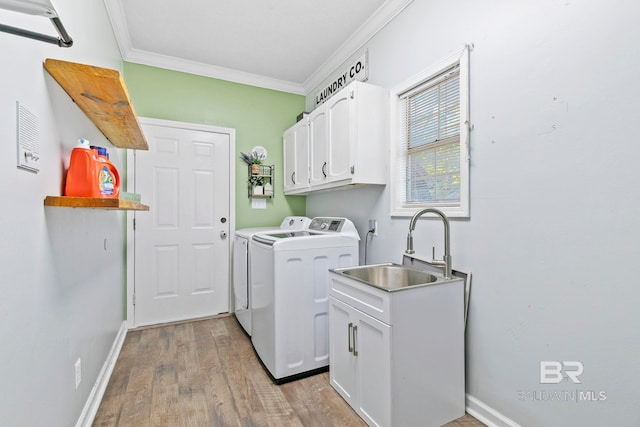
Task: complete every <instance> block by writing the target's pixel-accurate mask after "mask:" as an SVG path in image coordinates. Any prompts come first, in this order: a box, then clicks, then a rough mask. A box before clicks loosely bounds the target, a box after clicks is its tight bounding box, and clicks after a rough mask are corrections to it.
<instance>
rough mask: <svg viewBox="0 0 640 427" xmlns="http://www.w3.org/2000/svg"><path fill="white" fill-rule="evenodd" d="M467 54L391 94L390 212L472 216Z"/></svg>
mask: <svg viewBox="0 0 640 427" xmlns="http://www.w3.org/2000/svg"><path fill="white" fill-rule="evenodd" d="M468 69H469V66H468V49H467V48H466V47H465V48H464V49H463V50H462V51H459V52H457V53H456V54H454V55H452V56H451V57H449V58H447V59H445V60H444V61H441V62H440V63H439V64H437V65H436V66H434V67H432V68H430V69H428V70H425V71H424V72H422V73H420V74H419V75H417V76H414V77H412V78H411V79H409V80H408V81H406V82H403V83H402V84H400V85H398V86H397V87H396V88H394V89H392V91H391V99H392V106H391V114H392V120H391V122H392V130H391V132H392V133H391V152H392V158H391V173H392V177H391V178H392V179H391V193H392V197H391V204H392V206H391V212H392V215H394V216H409V215H413V213H415V211H416V210H417V209H421V208H424V207H435V208H437V209H440V210H442V211H443V212H444V213H445V214H446V215H447V216H454V217H468V216H469V156H468V152H469V129H468V123H469V114H468V111H469V107H468V104H469V103H468Z"/></svg>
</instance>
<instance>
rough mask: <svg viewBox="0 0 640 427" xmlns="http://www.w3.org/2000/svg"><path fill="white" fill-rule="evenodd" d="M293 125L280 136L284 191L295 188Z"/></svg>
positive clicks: (294, 139) (294, 138)
mask: <svg viewBox="0 0 640 427" xmlns="http://www.w3.org/2000/svg"><path fill="white" fill-rule="evenodd" d="M295 129H296V128H295V127H293V128H291V129H288V130H287V131H285V133H284V136H283V137H282V153H283V161H284V169H283V170H284V177H283V181H284V192H285V193H286V192H287V191H291V190H293V189H294V188H295V176H296V131H295Z"/></svg>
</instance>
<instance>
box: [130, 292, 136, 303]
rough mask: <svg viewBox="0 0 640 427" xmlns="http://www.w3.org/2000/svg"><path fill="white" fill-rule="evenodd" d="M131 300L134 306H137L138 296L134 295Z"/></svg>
mask: <svg viewBox="0 0 640 427" xmlns="http://www.w3.org/2000/svg"><path fill="white" fill-rule="evenodd" d="M131 299H132V301H131V303H132V304H133V305H136V294H133V298H131Z"/></svg>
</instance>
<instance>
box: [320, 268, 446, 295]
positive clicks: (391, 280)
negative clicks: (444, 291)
mask: <svg viewBox="0 0 640 427" xmlns="http://www.w3.org/2000/svg"><path fill="white" fill-rule="evenodd" d="M331 271H333V272H334V273H337V274H341V275H344V276H347V277H350V278H352V279H355V280H357V281H359V282H363V283H366V284H367V285H371V286H375V287H377V288H381V289H384V290H388V291H392V290H400V289H403V288H407V287H409V286H417V285H426V284H429V283H433V282H436V281H438V280H442V279H443V278H442V277H441V276H437V275H435V274H431V273H429V272H427V271H421V270H416V269H413V268H409V267H406V266H403V265H399V264H394V263H388V264H374V265H363V266H360V267H347V268H336V269H332V270H331Z"/></svg>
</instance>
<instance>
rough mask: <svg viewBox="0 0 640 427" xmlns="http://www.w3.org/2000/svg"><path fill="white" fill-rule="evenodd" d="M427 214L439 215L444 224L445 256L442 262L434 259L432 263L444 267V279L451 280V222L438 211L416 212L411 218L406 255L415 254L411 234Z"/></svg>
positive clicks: (431, 209)
mask: <svg viewBox="0 0 640 427" xmlns="http://www.w3.org/2000/svg"><path fill="white" fill-rule="evenodd" d="M426 213H433V214H436V215H438V216H439V217H440V219H441V220H442V223H443V224H444V256H443V257H442V261H438V260H435V259H434V260H432V261H431V263H432V264H435V265H438V266H441V267H444V278H445V279H451V278H452V274H451V252H450V250H449V220H448V219H447V217H446V216H445V215H444V214H443V213H442V212H441V211H439V210H438V209H433V208H425V209H422V210H420V211H418V212H416V213H415V214H414V215H413V217H412V218H411V221H410V222H409V234H408V235H407V249H406V250H405V253H407V254H409V255H411V254H413V253H415V251H414V250H413V236H412V235H411V232H412V231H413V230H415V228H416V221H418V218H420V217H421V216H422V215H424V214H426ZM433 251H434V252H435V248H434V249H433Z"/></svg>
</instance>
